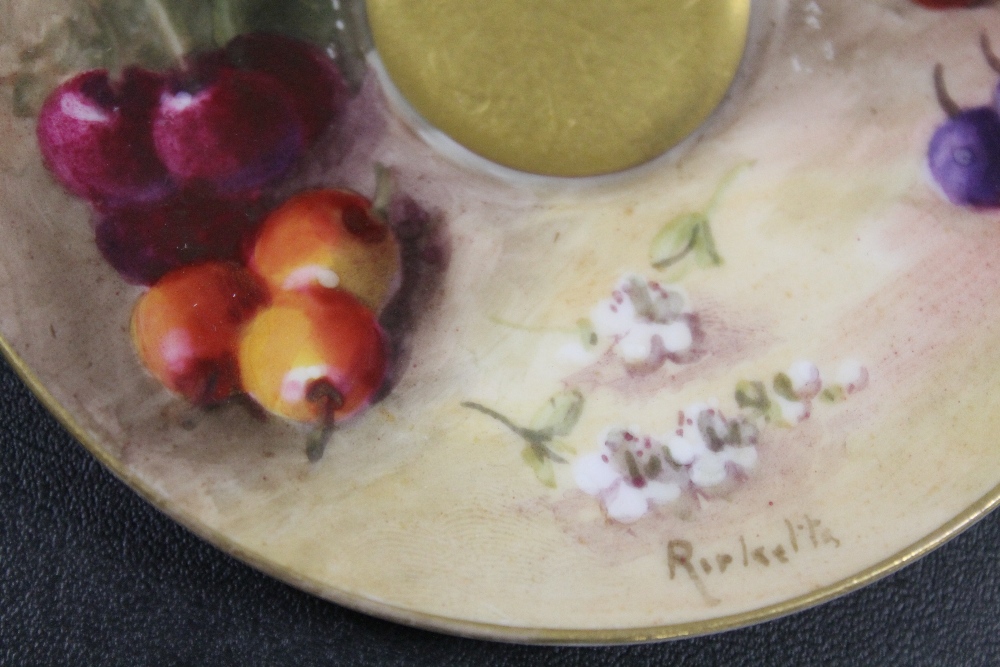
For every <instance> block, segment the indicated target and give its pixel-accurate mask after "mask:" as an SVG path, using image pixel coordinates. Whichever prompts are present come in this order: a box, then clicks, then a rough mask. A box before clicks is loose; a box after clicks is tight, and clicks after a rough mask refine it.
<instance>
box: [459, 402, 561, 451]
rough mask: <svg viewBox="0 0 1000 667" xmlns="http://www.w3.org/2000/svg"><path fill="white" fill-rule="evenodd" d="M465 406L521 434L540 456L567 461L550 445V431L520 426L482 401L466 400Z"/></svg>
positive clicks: (463, 405) (463, 404)
mask: <svg viewBox="0 0 1000 667" xmlns="http://www.w3.org/2000/svg"><path fill="white" fill-rule="evenodd" d="M462 407H463V408H469V409H470V410H475V411H477V412H481V413H483V414H484V415H486V416H487V417H492V418H493V419H496V420H497V421H498V422H500V423H501V424H503V425H504V426H506V427H507V428H509V429H510V430H511V431H513V432H514V433H516V434H517V435H519V436H521V437H522V438H523V439H524V441H525V442H527V443H528V445H529V446H530V447H531V448H532V449H533V450H534V451H535V454H537V455H538V457H539V458H550V459H552V460H553V461H554V462H556V463H566V462H567V461H566V459H564V458H563V457H561V456H559V455H558V454H556V453H555V452H554V451H552V449H551V448H550V447H549V446H548V444H547V443H548V442H549V441H550V440H551V439H552V435H551V434H550V433H545V432H544V431H536V430H534V429H530V428H524V427H523V426H518V425H517V424H515V423H514V422H512V421H511V420H509V419H508V418H507V417H505V416H504V415H502V414H500V413H499V412H497V411H496V410H493V409H491V408H488V407H486V406H485V405H482V404H480V403H473V402H471V401H465V402H464V403H462Z"/></svg>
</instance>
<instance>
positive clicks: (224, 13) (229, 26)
mask: <svg viewBox="0 0 1000 667" xmlns="http://www.w3.org/2000/svg"><path fill="white" fill-rule="evenodd" d="M239 32H240V31H239V29H238V28H237V27H236V21H235V20H233V4H232V2H231V1H230V0H213V2H212V38H213V39H214V40H215V45H216V46H225V45H226V44H228V43H229V42H230V40H232V39H233V37H236V35H238V34H239Z"/></svg>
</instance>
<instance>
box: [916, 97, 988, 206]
mask: <svg viewBox="0 0 1000 667" xmlns="http://www.w3.org/2000/svg"><path fill="white" fill-rule="evenodd" d="M928 158H929V160H930V167H931V174H933V176H934V180H936V181H937V183H938V185H940V186H941V189H942V190H943V191H944V193H945V195H947V196H948V199H950V200H951V201H952V203H955V204H959V205H968V206H983V207H992V206H1000V116H998V115H997V112H996V111H994V110H993V109H992V108H989V107H979V108H976V109H969V110H967V111H962V112H961V113H960V114H958V115H957V116H955V117H954V118H950V119H949V120H948V121H947V122H945V123H944V125H942V126H941V127H940V128H938V130H937V132H935V133H934V137H933V138H932V139H931V144H930V150H929V151H928Z"/></svg>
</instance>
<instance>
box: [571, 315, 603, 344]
mask: <svg viewBox="0 0 1000 667" xmlns="http://www.w3.org/2000/svg"><path fill="white" fill-rule="evenodd" d="M576 330H577V332H578V333H579V335H580V342H581V343H583V347H585V348H587V349H590V348H592V347H596V346H597V342H598V338H597V332H596V331H594V323H593V322H591V321H590V319H589V318H586V317H581V318H580V319H578V320H577V321H576Z"/></svg>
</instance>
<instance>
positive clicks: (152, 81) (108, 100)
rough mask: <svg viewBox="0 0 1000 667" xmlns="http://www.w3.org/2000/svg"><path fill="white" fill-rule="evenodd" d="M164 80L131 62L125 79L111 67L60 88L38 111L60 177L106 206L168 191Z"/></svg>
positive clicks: (45, 150) (48, 158)
mask: <svg viewBox="0 0 1000 667" xmlns="http://www.w3.org/2000/svg"><path fill="white" fill-rule="evenodd" d="M163 85H164V79H163V77H161V76H160V75H159V74H156V73H154V72H149V71H146V70H143V69H140V68H138V67H130V68H128V69H126V70H124V71H123V72H122V75H121V77H120V78H119V79H118V80H117V81H112V80H111V79H110V78H109V76H108V73H107V71H105V70H90V71H87V72H83V73H82V74H78V75H77V76H75V77H73V78H72V79H70V80H69V81H66V82H65V83H63V84H62V85H61V86H59V87H58V88H56V89H55V90H54V91H52V93H51V94H50V95H49V97H48V98H47V99H46V101H45V103H44V104H43V106H42V109H41V112H40V113H39V115H38V127H37V135H38V146H39V148H40V149H41V153H42V157H43V159H44V161H45V165H46V166H47V167H48V169H49V170H50V171H51V172H52V174H53V175H54V176H55V178H56V180H58V181H59V182H60V183H61V184H62V185H63V186H64V187H65V188H66V189H67V190H69V191H70V192H72V193H73V194H75V195H77V196H79V197H84V198H86V199H89V200H91V201H93V202H95V203H98V204H107V203H111V204H122V203H130V202H131V203H136V202H151V201H156V200H158V199H161V198H163V197H164V196H166V195H167V194H168V193H169V192H170V191H171V189H172V184H171V181H170V178H169V175H168V174H167V170H166V168H165V167H164V165H163V163H162V162H161V161H160V159H159V158H158V157H157V154H156V150H155V148H154V147H153V138H152V129H151V121H152V115H153V113H154V110H155V109H156V105H157V103H158V101H159V98H160V93H161V91H162V90H163Z"/></svg>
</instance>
